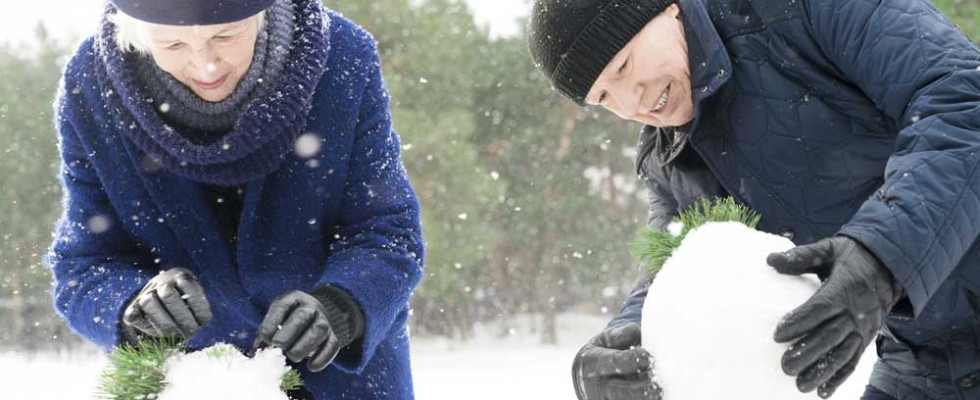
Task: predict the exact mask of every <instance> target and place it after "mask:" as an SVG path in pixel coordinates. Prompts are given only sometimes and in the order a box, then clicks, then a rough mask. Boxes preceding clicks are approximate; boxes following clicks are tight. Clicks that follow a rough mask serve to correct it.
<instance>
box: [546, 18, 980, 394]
mask: <svg viewBox="0 0 980 400" xmlns="http://www.w3.org/2000/svg"><path fill="white" fill-rule="evenodd" d="M529 40H530V50H531V55H532V57H533V58H534V60H535V62H536V64H537V65H538V67H539V68H540V69H541V70H542V71H543V72H544V73H545V74H546V75H547V76H548V77H549V78H550V80H551V82H552V84H553V86H554V88H555V89H556V90H557V91H558V92H560V93H561V94H562V95H564V96H566V97H567V98H569V99H571V100H573V101H575V102H576V103H578V104H579V105H586V104H591V105H598V106H601V107H603V108H605V109H607V110H609V111H611V112H613V113H615V114H616V115H618V116H620V117H621V118H623V119H627V120H633V121H638V122H641V123H643V124H645V127H644V129H643V131H642V132H641V134H640V140H639V146H638V154H637V158H636V159H637V166H638V170H639V173H640V177H641V179H642V180H643V181H644V182H645V183H646V185H647V187H648V188H649V191H650V216H649V224H651V225H653V226H656V227H659V228H663V227H665V225H666V223H667V222H668V221H669V220H670V219H671V218H672V217H673V216H675V215H677V212H678V211H679V210H682V209H684V208H685V207H687V206H689V205H690V204H692V202H694V201H695V200H697V199H699V198H703V197H711V196H728V195H730V196H733V197H734V198H735V199H736V200H737V201H739V202H740V203H743V204H745V205H748V206H750V207H751V208H753V209H755V210H757V211H759V212H760V213H761V214H762V216H763V218H762V221H761V223H760V225H759V227H760V228H761V229H762V230H765V231H768V232H772V233H777V234H781V235H783V236H786V237H788V238H790V239H792V240H793V241H794V242H795V243H796V244H797V245H799V247H797V248H795V249H793V250H791V251H789V252H787V253H784V254H773V255H771V256H770V257H769V260H768V262H769V264H771V265H772V266H773V267H774V268H776V269H777V270H778V271H779V272H782V273H789V274H803V273H817V274H819V275H820V276H821V278H823V279H824V284H823V286H822V288H821V289H820V290H819V291H818V292H817V293H816V294H815V295H814V296H813V297H812V298H811V299H810V300H809V301H808V302H806V303H804V304H803V305H801V306H800V307H799V308H797V309H796V310H793V311H792V312H790V313H789V314H788V315H787V317H786V319H785V320H784V321H783V323H781V324H780V325H779V326H778V327H777V328H776V332H775V335H774V336H775V340H777V341H780V342H791V341H792V342H795V345H794V347H793V349H792V350H793V351H790V352H787V353H786V355H785V356H784V357H783V359H782V360H781V363H782V368H783V370H784V371H785V372H786V373H787V374H789V375H793V376H796V382H797V386H798V387H799V389H800V390H801V391H804V392H808V391H813V390H816V391H817V393H818V394H819V395H820V396H821V397H823V398H827V397H830V396H831V395H832V394H833V393H834V390H835V389H836V388H837V387H838V386H839V385H840V383H841V382H843V381H844V380H845V379H847V377H848V376H849V375H850V373H851V372H852V371H853V369H854V366H855V364H856V362H857V360H858V358H859V357H860V355H861V354H862V352H863V351H864V349H865V348H866V346H867V345H868V344H870V342H871V341H875V342H876V344H877V351H878V354H879V355H880V357H879V361H878V363H877V365H876V366H875V371H874V374H873V375H872V378H871V382H870V384H869V385H868V388H867V393H866V394H865V396H864V398H865V399H899V400H912V399H915V400H921V399H964V400H965V399H978V398H980V356H978V354H980V318H978V314H977V313H978V311H980V250H978V249H976V248H975V243H976V242H977V236H978V234H980V223H978V222H977V221H980V182H978V179H980V173H978V166H980V107H978V106H980V71H978V66H980V51H978V49H977V47H976V46H975V45H974V44H973V43H972V42H971V41H970V39H969V38H967V37H966V36H965V35H964V34H963V33H962V32H961V31H960V30H958V29H957V28H956V27H955V26H954V25H953V24H952V23H951V22H950V21H949V20H948V19H946V18H945V17H943V15H942V14H940V12H939V11H937V10H936V9H935V8H934V7H933V6H932V5H931V4H929V3H928V2H927V1H925V0H758V1H751V2H749V1H743V0H677V1H676V2H675V1H674V0H538V1H537V3H536V6H535V9H534V13H533V15H532V17H531V26H530V39H529ZM651 279H653V277H650V276H647V277H642V278H641V280H640V283H639V284H638V285H637V287H636V289H635V290H634V291H633V293H632V294H631V296H630V297H629V299H628V300H627V302H626V305H625V306H624V307H623V310H622V313H621V314H620V315H619V316H618V317H616V318H614V319H613V321H612V322H611V323H610V324H609V327H608V328H607V329H606V330H605V331H603V332H602V333H601V334H600V335H598V336H597V337H596V338H595V339H593V340H592V341H591V342H590V343H588V344H587V345H586V346H585V347H584V348H583V349H582V351H581V352H579V354H578V355H577V356H576V359H575V362H574V365H573V378H574V380H575V388H576V392H577V394H578V397H579V398H580V399H589V400H599V399H603V400H605V399H657V398H659V397H660V396H661V394H662V391H661V389H660V388H659V387H657V385H656V383H655V381H653V380H651V375H655V368H654V367H653V364H654V363H653V362H651V361H650V358H648V355H647V354H646V353H645V352H644V351H643V350H642V349H638V348H636V346H637V345H639V327H638V322H639V319H640V315H641V313H640V308H641V307H642V304H643V299H644V297H645V296H646V288H647V287H648V286H649V282H650V280H651ZM705 295H710V294H709V293H706V294H705ZM787 311H789V310H787ZM719 334H721V333H719ZM706 345H707V344H706ZM706 351H707V352H710V348H707V349H706ZM773 362H776V361H775V360H774V361H773ZM733 367H736V366H733ZM705 379H706V380H710V379H711V377H705ZM668 390H669V389H668Z"/></svg>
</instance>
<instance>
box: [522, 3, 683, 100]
mask: <svg viewBox="0 0 980 400" xmlns="http://www.w3.org/2000/svg"><path fill="white" fill-rule="evenodd" d="M675 2H676V0H535V2H534V10H533V11H532V14H531V19H530V22H529V24H530V25H529V26H528V48H529V50H530V52H531V58H532V59H533V60H534V64H535V66H536V67H538V68H539V69H541V71H543V72H544V73H545V75H547V76H548V79H550V80H551V84H552V86H554V88H555V89H556V90H558V92H559V93H561V94H562V95H563V96H565V97H567V98H569V99H571V100H572V101H574V102H575V103H577V104H578V105H580V106H582V105H585V96H586V95H587V94H588V93H589V89H591V88H592V84H593V83H595V81H596V79H598V78H599V75H600V74H601V73H602V70H603V69H605V68H606V65H607V64H609V61H611V60H612V59H613V57H615V56H616V54H617V53H619V51H620V50H621V49H622V48H623V46H626V43H629V41H630V40H632V39H633V37H634V36H636V34H637V33H639V32H640V30H642V29H643V27H645V26H646V25H647V23H649V22H650V20H652V19H653V17H656V16H657V15H659V14H660V13H661V12H663V11H664V10H665V9H666V8H667V7H668V6H670V5H671V4H673V3H675Z"/></svg>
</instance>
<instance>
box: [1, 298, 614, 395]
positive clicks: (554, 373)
mask: <svg viewBox="0 0 980 400" xmlns="http://www.w3.org/2000/svg"><path fill="white" fill-rule="evenodd" d="M607 320H608V317H594V316H579V315H564V316H561V317H560V318H559V344H558V345H541V344H538V342H539V340H538V335H537V334H535V333H533V332H531V331H532V329H531V326H532V325H533V324H531V323H529V322H528V321H527V320H521V319H518V320H515V321H513V323H512V327H513V329H514V330H513V331H512V332H511V334H510V335H509V336H508V337H505V338H499V337H496V335H493V334H492V332H496V331H500V330H503V331H507V330H508V328H507V327H503V328H502V327H500V326H496V327H493V328H482V329H478V330H477V334H476V336H475V337H474V338H473V339H472V340H469V341H467V342H465V343H453V342H449V341H445V340H432V339H428V340H424V339H418V340H414V341H413V344H412V364H413V372H414V374H415V393H416V396H415V397H416V398H417V399H419V400H448V399H453V400H456V399H467V400H489V399H493V400H499V399H515V400H522V399H549V400H550V399H554V400H573V399H575V394H574V392H573V391H572V385H571V369H570V368H571V364H572V358H573V357H574V356H575V353H576V352H577V351H578V349H579V347H581V345H582V344H583V343H584V342H585V341H586V340H588V338H589V337H591V336H592V335H594V334H595V333H597V332H598V331H599V330H600V329H601V328H602V327H603V326H604V325H605V323H606V322H607ZM103 363H104V359H103V357H102V356H101V355H99V353H98V352H95V351H92V350H91V349H84V350H80V351H78V352H74V353H71V354H33V355H27V354H19V353H0V376H2V377H3V379H0V398H2V399H4V400H82V399H91V398H92V393H94V389H95V386H96V383H97V379H98V374H99V371H101V370H102V367H103Z"/></svg>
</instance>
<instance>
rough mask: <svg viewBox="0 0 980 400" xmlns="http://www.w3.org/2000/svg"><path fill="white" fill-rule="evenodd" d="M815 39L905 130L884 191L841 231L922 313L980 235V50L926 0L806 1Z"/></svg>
mask: <svg viewBox="0 0 980 400" xmlns="http://www.w3.org/2000/svg"><path fill="white" fill-rule="evenodd" d="M805 10H806V11H807V12H808V14H809V16H808V18H809V23H810V28H811V29H812V33H813V36H814V38H815V40H816V41H817V42H818V44H819V45H820V46H821V48H822V49H823V52H824V54H826V56H827V57H829V58H830V60H831V61H832V62H833V63H834V65H835V66H836V67H837V68H838V69H839V71H840V73H841V74H842V75H843V76H844V77H846V78H847V80H849V81H850V82H853V83H854V84H855V85H856V86H857V87H859V88H860V89H861V90H862V91H863V92H864V93H865V94H866V95H867V96H868V97H869V98H870V99H871V100H872V101H874V102H875V104H876V106H877V107H878V108H879V109H880V110H882V111H883V112H884V113H885V114H887V115H888V117H890V118H891V119H893V120H894V121H895V122H896V123H897V126H898V127H899V128H900V130H899V132H898V133H897V141H896V145H895V152H894V154H893V155H892V156H891V158H890V159H889V160H888V164H887V166H886V170H885V175H884V178H885V182H884V185H883V186H882V187H881V188H880V190H878V191H877V192H875V193H874V194H873V195H872V196H871V197H870V198H869V199H868V200H867V201H866V202H865V203H864V204H863V205H862V206H861V208H860V209H859V210H858V211H857V213H856V214H855V215H854V216H853V218H852V219H851V220H850V221H849V222H848V223H847V224H845V225H844V227H842V229H841V231H840V233H841V234H843V235H847V236H850V237H853V238H855V239H857V240H858V241H860V242H861V243H863V244H864V245H865V246H867V247H868V248H869V249H871V250H872V251H873V252H874V253H875V254H876V255H877V256H878V257H879V258H880V259H881V260H882V262H883V263H884V264H885V265H886V266H887V267H888V268H889V269H890V270H891V272H892V274H893V275H894V276H895V278H896V279H898V281H899V283H900V284H901V285H902V286H903V287H904V288H905V289H906V291H907V293H908V296H909V298H910V300H911V302H912V305H913V307H914V309H915V313H916V315H918V313H919V312H921V311H922V310H923V308H924V307H925V305H926V304H927V303H928V302H929V300H930V299H931V297H932V296H933V294H934V293H936V292H937V290H938V289H939V288H940V286H942V285H943V283H944V282H945V281H946V279H947V278H948V277H949V276H950V274H951V273H952V272H953V271H954V270H955V268H956V267H957V265H958V264H959V263H960V260H961V259H962V258H963V256H964V255H965V253H966V252H967V251H968V250H969V249H970V247H971V245H972V244H973V242H974V241H975V240H976V238H977V235H978V233H980V173H978V166H980V96H978V95H977V93H980V70H978V69H977V68H978V65H980V61H978V60H980V51H978V50H977V47H976V46H975V45H974V44H973V43H972V42H971V41H970V39H968V38H967V37H966V36H965V35H964V34H963V33H962V32H961V31H960V30H959V29H958V28H957V27H956V26H954V25H953V24H952V23H951V22H950V21H949V20H948V19H946V18H945V17H944V16H943V15H942V14H940V12H939V11H938V10H936V8H935V7H933V6H932V5H931V4H929V3H928V2H927V1H925V0H889V1H882V0H877V1H876V0H809V2H808V3H806V4H805Z"/></svg>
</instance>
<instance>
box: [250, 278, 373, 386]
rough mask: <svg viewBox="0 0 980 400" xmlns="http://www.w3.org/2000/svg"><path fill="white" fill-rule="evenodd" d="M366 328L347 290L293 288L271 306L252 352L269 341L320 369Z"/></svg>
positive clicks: (288, 355)
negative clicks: (303, 289)
mask: <svg viewBox="0 0 980 400" xmlns="http://www.w3.org/2000/svg"><path fill="white" fill-rule="evenodd" d="M363 331H364V317H363V316H362V315H361V312H360V310H359V309H358V308H357V306H356V303H354V301H353V300H352V299H351V298H350V296H349V295H348V294H347V293H346V292H344V291H343V290H341V289H338V288H334V287H329V286H328V287H324V288H318V289H314V290H312V291H310V293H306V292H303V291H299V290H293V291H290V292H286V293H284V294H282V295H280V296H279V297H277V298H276V299H275V300H274V301H273V302H272V304H271V305H269V311H268V312H267V313H266V314H265V318H264V319H263V320H262V324H261V325H259V332H258V336H256V338H255V343H254V344H253V345H252V353H254V352H255V350H256V349H257V348H259V346H262V345H263V344H264V343H267V344H270V345H272V346H275V347H278V348H281V349H283V350H284V351H285V353H286V357H288V358H289V359H290V360H292V361H293V362H297V363H298V362H300V361H302V360H304V359H306V358H309V359H310V360H309V361H308V362H307V364H306V365H307V367H309V369H310V370H311V371H313V372H317V371H320V370H323V369H324V368H326V367H327V366H328V365H330V363H331V362H333V360H334V358H335V357H337V354H338V353H340V350H341V349H342V348H344V347H347V346H348V345H349V344H351V343H352V342H353V341H354V340H356V339H357V338H359V337H360V336H361V335H363Z"/></svg>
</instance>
